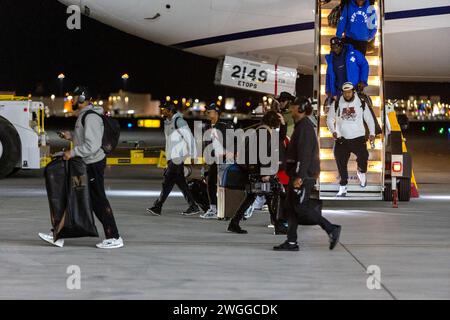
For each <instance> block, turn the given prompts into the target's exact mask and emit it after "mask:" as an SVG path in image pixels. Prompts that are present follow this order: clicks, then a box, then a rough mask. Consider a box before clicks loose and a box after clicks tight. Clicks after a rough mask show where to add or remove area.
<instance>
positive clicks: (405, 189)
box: [398, 178, 411, 201]
mask: <svg viewBox="0 0 450 320" xmlns="http://www.w3.org/2000/svg"><path fill="white" fill-rule="evenodd" d="M399 180H400V181H399V183H398V200H400V201H409V200H410V199H411V178H401V179H399Z"/></svg>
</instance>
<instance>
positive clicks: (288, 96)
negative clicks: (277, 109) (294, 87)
mask: <svg viewBox="0 0 450 320" xmlns="http://www.w3.org/2000/svg"><path fill="white" fill-rule="evenodd" d="M294 100H295V97H294V96H293V95H292V94H290V93H289V92H286V91H283V92H281V93H280V96H279V97H278V101H280V102H284V101H294Z"/></svg>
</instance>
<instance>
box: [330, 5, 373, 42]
mask: <svg viewBox="0 0 450 320" xmlns="http://www.w3.org/2000/svg"><path fill="white" fill-rule="evenodd" d="M374 9H375V7H374V6H371V5H370V1H369V0H366V2H365V3H364V5H363V6H362V7H358V5H357V4H356V0H351V1H350V3H348V4H347V5H345V7H344V9H343V10H342V14H341V18H340V19H339V23H338V26H337V31H336V36H337V37H339V38H342V34H343V33H344V32H345V36H346V37H347V38H351V39H354V40H358V41H370V40H372V39H373V38H375V35H376V34H377V29H378V27H377V26H378V22H377V13H376V10H374Z"/></svg>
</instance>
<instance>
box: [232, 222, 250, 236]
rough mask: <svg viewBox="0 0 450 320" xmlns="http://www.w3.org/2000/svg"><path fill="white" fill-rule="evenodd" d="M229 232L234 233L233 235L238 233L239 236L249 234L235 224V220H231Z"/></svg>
mask: <svg viewBox="0 0 450 320" xmlns="http://www.w3.org/2000/svg"><path fill="white" fill-rule="evenodd" d="M227 231H228V232H232V233H238V234H246V233H248V232H247V230H244V229H242V228H241V227H240V226H239V224H237V223H235V222H233V220H231V222H230V224H229V225H228V229H227Z"/></svg>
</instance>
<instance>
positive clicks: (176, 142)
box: [147, 102, 200, 216]
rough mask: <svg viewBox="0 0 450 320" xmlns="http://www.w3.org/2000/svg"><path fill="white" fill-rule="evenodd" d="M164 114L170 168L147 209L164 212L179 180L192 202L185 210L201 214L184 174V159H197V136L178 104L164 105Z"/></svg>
mask: <svg viewBox="0 0 450 320" xmlns="http://www.w3.org/2000/svg"><path fill="white" fill-rule="evenodd" d="M161 114H162V116H163V118H164V119H165V121H164V135H165V137H166V150H165V151H166V159H167V168H166V169H165V170H164V176H163V178H164V180H163V183H162V188H161V194H160V195H159V198H158V199H157V200H156V201H155V202H154V203H153V206H152V207H150V208H147V212H148V213H149V214H152V215H154V216H160V215H161V210H162V206H163V204H164V202H165V201H166V199H167V197H168V196H169V194H170V192H172V189H173V187H174V186H175V184H176V185H177V186H178V188H179V189H180V190H181V192H182V193H183V195H184V198H185V199H186V201H187V202H188V204H189V208H187V209H186V210H185V211H183V212H182V213H181V214H182V215H186V216H192V215H195V214H198V213H200V208H199V207H198V206H197V204H196V203H195V201H194V198H193V196H192V194H191V192H190V191H189V187H188V184H187V182H186V178H185V176H184V161H185V160H186V159H187V158H191V159H195V158H196V157H197V151H196V146H195V139H194V137H193V136H192V132H191V130H190V129H189V126H188V124H187V122H186V120H184V118H183V114H182V113H181V112H177V108H176V107H175V105H174V104H172V103H170V102H167V103H165V104H164V105H162V106H161Z"/></svg>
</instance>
